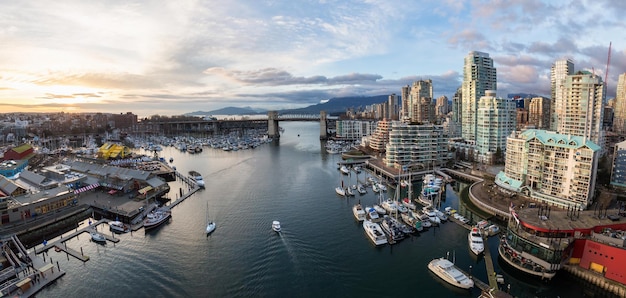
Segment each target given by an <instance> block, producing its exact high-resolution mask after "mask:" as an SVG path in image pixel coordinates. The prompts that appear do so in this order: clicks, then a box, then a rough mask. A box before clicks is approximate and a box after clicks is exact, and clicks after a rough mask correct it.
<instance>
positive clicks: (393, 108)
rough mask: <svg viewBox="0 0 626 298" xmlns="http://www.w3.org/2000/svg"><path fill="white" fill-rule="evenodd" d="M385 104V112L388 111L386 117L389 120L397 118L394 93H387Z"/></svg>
mask: <svg viewBox="0 0 626 298" xmlns="http://www.w3.org/2000/svg"><path fill="white" fill-rule="evenodd" d="M387 105H388V107H387V112H388V113H389V115H387V118H388V119H391V120H398V113H399V112H398V96H396V94H395V93H392V94H391V95H389V100H388V101H387Z"/></svg>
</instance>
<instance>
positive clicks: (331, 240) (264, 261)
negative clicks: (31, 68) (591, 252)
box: [27, 122, 585, 297]
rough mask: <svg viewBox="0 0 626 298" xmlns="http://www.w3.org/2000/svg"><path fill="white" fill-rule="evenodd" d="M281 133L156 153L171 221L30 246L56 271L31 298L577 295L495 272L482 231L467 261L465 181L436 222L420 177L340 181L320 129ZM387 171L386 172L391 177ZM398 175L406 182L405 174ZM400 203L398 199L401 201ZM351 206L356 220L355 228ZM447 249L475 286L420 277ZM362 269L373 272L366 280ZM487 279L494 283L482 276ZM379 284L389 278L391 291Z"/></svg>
mask: <svg viewBox="0 0 626 298" xmlns="http://www.w3.org/2000/svg"><path fill="white" fill-rule="evenodd" d="M280 125H281V126H282V127H284V128H285V130H284V132H283V134H282V135H281V137H280V140H278V141H275V143H271V144H266V145H263V146H258V147H256V148H254V149H249V150H223V149H222V148H211V147H210V146H206V145H204V146H203V150H202V151H201V152H195V149H194V152H193V153H190V152H187V151H182V150H179V149H177V148H176V146H163V148H162V151H159V155H160V156H163V157H165V159H166V161H167V160H169V159H170V158H171V159H172V162H170V163H169V164H171V165H172V166H175V167H176V168H177V170H176V171H177V173H178V174H177V176H176V179H175V181H171V182H169V185H170V188H171V191H170V192H169V193H167V194H166V195H165V197H166V198H167V199H169V201H166V203H165V204H164V205H163V206H162V207H166V208H167V209H168V211H169V212H170V216H171V218H170V219H169V220H166V221H164V222H162V224H161V225H159V226H158V227H157V228H154V229H152V230H151V231H149V232H146V233H144V232H142V231H141V224H142V223H143V222H139V223H137V224H133V223H130V222H125V221H124V220H122V221H123V222H124V223H126V224H128V225H129V226H130V228H131V229H130V231H129V232H127V233H114V231H113V230H112V228H111V226H112V225H114V224H113V222H114V219H115V216H113V217H111V218H110V220H109V219H105V218H102V219H101V218H98V217H97V216H96V218H86V219H79V220H77V223H76V225H75V227H73V228H71V230H68V231H64V232H61V233H60V234H57V236H54V235H51V237H50V238H49V239H47V241H48V242H47V245H46V248H44V245H43V244H37V245H36V246H35V247H28V248H27V253H28V254H29V255H32V256H34V259H36V260H37V261H38V262H39V261H40V262H41V264H40V265H36V266H35V268H43V269H46V267H44V266H47V265H48V264H53V267H54V274H59V273H60V272H63V274H64V275H63V276H62V277H60V278H57V279H56V280H57V281H56V283H55V284H53V285H52V286H48V287H45V288H43V287H42V288H40V290H39V293H38V295H37V296H40V297H128V296H129V295H131V296H133V297H260V296H265V297H344V296H349V297H354V296H363V297H372V296H382V297H388V296H392V297H415V296H418V297H451V296H467V297H478V295H479V294H480V292H481V290H480V289H482V288H490V287H493V286H495V287H500V288H501V289H503V291H506V288H507V286H508V285H509V284H510V285H511V286H510V292H511V294H513V295H515V296H518V297H556V296H557V295H558V296H560V297H576V295H580V293H584V291H585V289H584V288H583V285H580V284H579V283H575V282H572V280H571V279H569V277H568V276H567V275H561V274H559V275H556V276H555V277H554V278H552V279H551V280H550V282H545V281H544V282H542V281H540V280H535V279H530V278H527V277H525V276H520V275H519V274H517V272H516V271H515V270H511V269H510V268H509V267H507V264H505V263H504V262H503V261H502V260H500V258H499V257H498V253H497V252H498V246H499V244H500V238H499V235H502V234H503V233H504V232H500V233H499V234H496V235H495V236H493V237H487V234H483V236H485V237H484V238H483V239H484V246H485V250H484V252H483V253H482V254H480V255H478V256H477V255H475V254H474V253H472V252H471V251H470V250H469V248H468V233H469V232H470V228H471V227H472V226H475V225H476V224H477V223H478V222H480V221H481V220H483V219H488V218H487V217H485V216H483V215H482V213H479V212H475V211H472V210H473V209H472V205H471V202H470V201H469V198H468V197H467V194H466V193H467V191H465V192H463V190H466V189H467V186H468V184H466V183H463V182H461V181H457V182H456V183H454V184H446V183H442V184H441V187H440V189H441V190H442V191H441V196H440V199H441V202H440V204H433V206H432V209H433V211H435V210H439V211H442V212H443V213H444V214H445V213H447V214H446V215H447V217H448V219H447V220H444V221H442V220H441V218H440V217H439V216H437V213H436V212H435V217H436V218H438V219H439V225H438V226H435V225H433V224H432V222H431V220H430V217H429V216H428V215H427V214H426V213H425V212H424V210H423V208H422V207H424V206H423V204H421V203H420V201H419V198H418V196H419V194H420V193H421V191H422V183H423V175H415V177H411V178H412V179H413V183H409V182H408V181H407V182H404V183H402V181H399V183H391V182H392V181H389V180H388V179H387V178H385V177H384V176H383V177H381V175H380V170H372V169H369V168H367V167H366V166H363V167H362V169H361V172H360V173H357V172H356V171H355V170H354V166H355V164H352V165H350V164H347V167H348V168H349V169H350V172H349V173H348V174H347V175H346V174H342V172H341V171H340V170H339V169H338V166H337V165H338V163H339V162H343V161H345V160H343V159H342V155H341V154H330V153H328V152H327V150H326V148H325V146H324V143H322V144H320V140H319V124H318V123H307V122H286V123H283V122H281V123H280ZM298 135H299V136H298ZM231 144H234V142H231ZM230 148H232V147H230ZM341 148H343V147H341ZM338 150H343V149H338ZM138 151H139V152H145V153H148V154H150V153H151V152H149V151H147V150H138ZM361 164H364V162H361ZM190 171H197V172H198V173H201V176H202V178H203V179H202V180H203V181H204V183H205V188H203V189H200V188H199V187H198V186H197V184H195V182H194V181H195V179H191V178H190V176H189V174H188V173H189V172H190ZM181 173H182V174H181ZM397 174H398V172H397V170H396V171H395V173H392V175H397ZM434 175H436V176H441V175H439V174H437V173H435V174H434ZM369 180H376V184H372V183H371V182H370V181H369ZM403 180H409V179H408V176H407V177H406V179H403ZM342 181H343V187H344V188H346V187H350V188H351V189H352V190H353V193H354V196H341V197H340V196H338V195H337V193H336V191H335V190H334V188H335V187H337V186H338V185H339V186H341V185H342ZM434 182H435V181H434V180H433V184H434ZM353 185H354V186H356V188H353V187H352V186H353ZM359 185H361V187H362V190H364V191H363V192H361V191H359ZM374 185H375V186H376V189H377V190H378V192H374ZM379 185H380V186H382V187H380V186H379ZM385 188H386V189H387V191H385V190H384V189H385ZM409 188H411V191H412V192H413V194H409ZM396 193H398V195H396ZM92 194H93V195H94V196H95V195H96V194H97V195H98V196H99V197H98V198H94V200H97V201H96V203H97V205H98V206H101V207H102V208H103V209H102V210H105V207H106V209H109V210H113V211H115V207H116V206H119V208H124V206H126V205H127V204H136V205H133V206H137V207H135V208H139V207H141V206H143V208H144V209H143V211H142V212H145V213H146V214H147V213H148V210H149V209H154V207H153V206H151V205H150V204H142V202H135V201H133V200H132V199H129V198H127V197H124V196H121V195H120V196H118V195H109V194H108V193H106V192H98V191H97V190H96V191H95V192H90V193H85V194H83V196H84V197H86V196H88V195H92ZM461 194H463V195H461ZM181 198H184V200H181ZM405 198H409V200H408V202H406V204H405V201H404V199H405ZM388 200H389V201H388ZM109 201H110V203H109ZM383 203H387V204H386V205H393V204H395V205H396V207H395V210H394V209H393V207H389V206H388V208H390V210H392V211H394V212H392V213H390V212H389V211H387V210H385V209H384V208H383V207H382V205H383ZM109 204H110V206H111V207H109ZM356 205H360V207H361V208H358V207H355V206H356ZM398 206H402V207H404V208H401V207H400V208H398ZM376 207H378V208H376ZM447 207H449V208H447ZM359 210H361V211H363V212H364V213H365V219H363V220H361V218H362V214H363V213H362V212H360V211H359ZM209 211H210V212H209ZM378 211H380V212H381V213H379V212H378ZM453 211H454V212H453ZM454 214H457V215H458V216H462V217H463V218H464V219H466V220H467V224H466V223H464V222H463V221H461V220H459V219H457V218H455V217H454ZM384 215H387V217H384ZM278 220H279V221H280V222H278ZM88 221H90V222H91V225H90V224H89V222H88ZM208 221H214V222H216V223H218V224H219V229H215V230H214V231H213V232H212V233H211V234H210V237H207V235H206V228H207V225H208ZM275 221H276V224H274V222H275ZM107 223H108V224H107ZM417 223H420V224H421V225H420V227H421V229H422V230H421V231H419V230H418V229H417V227H416V225H417ZM374 224H376V225H374ZM492 224H496V226H497V225H500V228H503V231H504V230H505V228H506V225H503V224H505V223H502V222H496V221H491V220H489V223H488V225H486V228H485V230H490V231H493V230H495V228H491V229H488V228H489V227H490V226H491V225H492ZM281 225H282V227H281V228H278V227H280V226H281ZM383 225H385V226H386V227H387V229H389V230H390V231H391V230H393V231H398V232H402V233H403V234H404V238H403V239H402V240H400V238H397V240H395V244H393V245H391V244H389V243H388V239H390V238H389V236H388V235H386V234H385V231H384V229H383ZM427 225H430V226H428V227H427ZM403 226H404V227H403ZM409 228H410V229H409ZM90 229H94V230H96V231H97V232H98V233H100V234H102V235H104V236H105V237H106V239H107V240H106V244H105V245H102V244H97V243H93V242H92V240H91V236H90V235H89V234H88V232H87V231H89V230H90ZM277 229H278V230H279V231H280V232H279V233H277V232H275V230H277ZM403 229H404V232H403ZM399 234H400V233H398V235H399ZM489 235H491V232H490V233H489ZM41 240H44V239H41ZM392 240H393V238H392ZM56 247H58V249H59V251H58V252H57V251H55V249H54V248H56ZM50 248H53V249H50ZM34 250H36V252H37V253H36V254H35V253H33V251H34ZM44 251H45V252H44ZM448 251H450V252H453V251H454V252H455V256H456V257H455V258H454V259H455V260H454V265H455V266H456V267H457V268H459V269H460V270H462V271H464V272H466V273H467V275H468V276H471V277H472V279H473V280H474V287H473V288H471V289H468V290H465V289H460V288H458V287H456V286H452V285H450V284H449V283H447V282H444V281H443V280H442V279H441V278H440V277H438V276H437V275H435V274H432V273H431V271H430V270H429V268H428V264H429V263H430V262H431V261H432V260H434V259H438V258H440V257H442V256H445V254H446V252H448ZM44 258H45V261H44ZM81 258H82V259H86V260H85V261H83V260H82V259H81ZM87 260H88V261H87ZM48 267H50V266H48ZM488 267H491V269H488ZM59 268H60V270H59ZM207 268H209V269H210V270H207ZM372 268H376V274H368V273H365V272H371V270H372ZM48 270H49V271H46V278H51V277H52V270H50V269H48ZM494 272H495V273H496V275H501V277H502V278H503V279H504V283H502V284H498V283H497V282H496V277H493V278H490V276H489V275H490V274H493V273H494ZM385 277H389V278H392V279H393V280H394V282H393V283H392V284H391V285H390V284H389V279H388V278H385ZM492 279H493V283H494V284H492ZM34 286H36V285H34Z"/></svg>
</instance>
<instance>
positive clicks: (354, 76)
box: [204, 67, 382, 86]
mask: <svg viewBox="0 0 626 298" xmlns="http://www.w3.org/2000/svg"><path fill="white" fill-rule="evenodd" d="M204 73H205V74H209V75H219V76H222V77H225V78H228V79H230V80H232V81H236V82H239V83H243V84H254V85H267V86H285V85H341V84H363V83H372V82H376V81H377V80H380V79H382V76H380V75H376V74H359V73H351V74H347V75H341V76H336V77H333V78H327V77H325V76H321V75H320V76H312V77H295V76H293V75H292V74H290V73H289V72H287V71H284V70H281V69H277V68H264V69H258V70H251V71H240V70H226V69H224V68H221V67H212V68H209V69H207V70H205V71H204Z"/></svg>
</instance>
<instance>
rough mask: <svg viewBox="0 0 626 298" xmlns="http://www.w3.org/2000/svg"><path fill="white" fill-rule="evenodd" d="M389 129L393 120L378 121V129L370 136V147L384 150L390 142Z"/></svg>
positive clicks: (379, 150) (380, 150)
mask: <svg viewBox="0 0 626 298" xmlns="http://www.w3.org/2000/svg"><path fill="white" fill-rule="evenodd" d="M389 131H391V121H389V120H387V119H383V120H380V121H378V123H376V129H375V130H374V133H373V134H372V136H371V137H370V141H369V146H370V148H372V150H375V151H378V152H384V151H385V147H386V146H387V143H389Z"/></svg>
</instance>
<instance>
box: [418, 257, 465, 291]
mask: <svg viewBox="0 0 626 298" xmlns="http://www.w3.org/2000/svg"><path fill="white" fill-rule="evenodd" d="M428 269H429V270H430V271H431V272H432V273H434V274H435V275H437V276H439V278H441V279H443V280H444V281H445V282H447V283H449V284H451V285H453V286H455V287H459V288H461V289H470V288H472V287H474V281H473V280H472V279H471V278H470V277H469V276H467V275H466V274H465V273H463V271H461V270H460V269H459V268H458V267H456V265H454V263H453V262H451V261H450V260H448V259H446V258H438V259H434V260H432V261H430V263H428Z"/></svg>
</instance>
